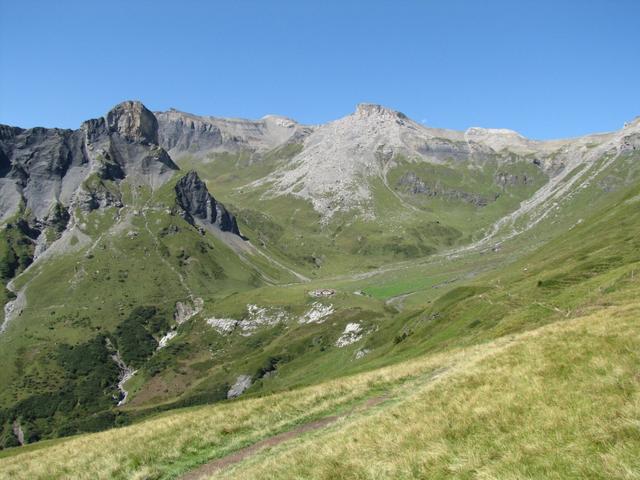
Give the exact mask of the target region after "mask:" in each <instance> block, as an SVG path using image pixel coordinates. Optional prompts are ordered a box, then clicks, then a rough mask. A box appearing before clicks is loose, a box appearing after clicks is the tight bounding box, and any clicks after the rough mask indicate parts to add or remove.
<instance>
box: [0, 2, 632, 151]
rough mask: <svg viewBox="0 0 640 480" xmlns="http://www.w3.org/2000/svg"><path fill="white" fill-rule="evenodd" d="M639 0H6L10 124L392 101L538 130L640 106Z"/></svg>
mask: <svg viewBox="0 0 640 480" xmlns="http://www.w3.org/2000/svg"><path fill="white" fill-rule="evenodd" d="M639 18H640V1H637V0H628V1H625V0H619V1H616V0H601V1H595V0H580V1H578V0H565V1H561V0H555V1H546V0H538V1H529V0H526V1H502V0H495V1H482V0H468V1H461V0H447V1H444V0H441V1H434V0H423V1H417V0H415V1H402V0H397V1H372V0H369V1H350V2H348V1H346V0H343V1H326V0H325V1H322V2H311V1H309V2H305V1H301V0H295V1H294V0H291V1H279V0H271V1H269V0H255V1H248V0H233V1H231V0H229V1H227V2H221V1H219V2H218V1H209V2H207V1H204V0H203V1H193V0H183V1H179V2H178V1H161V0H156V1H145V0H137V1H134V0H129V1H120V0H116V1H113V0H110V1H108V2H106V1H105V2H102V1H100V2H98V1H87V0H84V1H63V0H62V1H55V2H54V1H31V0H20V1H18V0H14V1H8V0H0V123H8V124H13V125H19V126H24V127H31V126H36V125H39V126H48V127H51V126H59V127H68V128H77V127H78V126H79V124H80V122H81V121H82V120H84V119H87V118H93V117H97V116H100V115H103V114H104V113H105V112H106V111H107V110H108V109H109V108H110V107H111V106H113V105H114V104H116V103H118V102H120V101H122V100H125V99H140V100H142V101H143V102H144V103H145V104H146V105H147V106H148V107H149V108H151V109H153V110H164V109H168V108H170V107H175V108H178V109H180V110H184V111H188V112H193V113H198V114H209V115H217V116H237V117H247V118H259V117H262V116H263V115H265V114H268V113H277V114H281V115H286V116H289V117H292V118H294V119H296V120H298V121H301V122H304V123H320V122H325V121H328V120H332V119H335V118H338V117H341V116H344V115H346V114H348V113H350V112H351V111H352V110H353V109H354V106H355V104H356V103H359V102H373V103H381V104H384V105H387V106H390V107H393V108H395V109H398V110H400V111H402V112H404V113H406V114H407V115H409V116H410V117H412V118H414V119H415V120H418V121H423V122H425V123H426V124H428V125H431V126H437V127H446V128H456V129H465V128H467V127H470V126H483V127H495V128H512V129H515V130H518V131H520V132H521V133H523V134H525V135H527V136H529V137H532V138H555V137H567V136H575V135H580V134H585V133H589V132H595V131H605V130H614V129H618V128H620V127H621V126H622V124H623V122H624V121H627V120H631V119H632V118H633V117H635V116H637V115H640V28H639V26H638V25H639V24H638V21H639V20H638V19H639Z"/></svg>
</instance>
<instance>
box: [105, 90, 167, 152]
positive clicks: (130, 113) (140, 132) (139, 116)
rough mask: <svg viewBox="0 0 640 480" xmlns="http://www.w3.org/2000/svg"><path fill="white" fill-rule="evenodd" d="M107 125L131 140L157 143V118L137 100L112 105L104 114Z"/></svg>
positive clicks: (112, 130)
mask: <svg viewBox="0 0 640 480" xmlns="http://www.w3.org/2000/svg"><path fill="white" fill-rule="evenodd" d="M106 120H107V127H108V128H109V131H111V132H117V133H119V134H120V135H121V136H123V137H124V138H126V139H128V140H130V141H133V142H144V143H150V144H157V143H158V120H156V117H155V115H154V114H153V113H151V111H149V110H148V109H147V108H146V107H145V106H144V105H143V104H142V103H141V102H139V101H131V100H129V101H126V102H122V103H120V104H118V105H116V106H115V107H113V108H112V109H111V110H110V111H109V113H107V116H106Z"/></svg>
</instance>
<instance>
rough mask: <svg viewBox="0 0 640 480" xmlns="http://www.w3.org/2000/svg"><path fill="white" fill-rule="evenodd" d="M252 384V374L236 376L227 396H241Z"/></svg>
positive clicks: (229, 397) (230, 397)
mask: <svg viewBox="0 0 640 480" xmlns="http://www.w3.org/2000/svg"><path fill="white" fill-rule="evenodd" d="M250 386H251V375H240V376H239V377H238V378H236V382H235V383H234V384H233V386H232V387H231V388H230V389H229V391H228V392H227V398H228V399H232V398H236V397H239V396H240V395H242V394H243V393H244V391H245V390H247V389H248V388H249V387H250Z"/></svg>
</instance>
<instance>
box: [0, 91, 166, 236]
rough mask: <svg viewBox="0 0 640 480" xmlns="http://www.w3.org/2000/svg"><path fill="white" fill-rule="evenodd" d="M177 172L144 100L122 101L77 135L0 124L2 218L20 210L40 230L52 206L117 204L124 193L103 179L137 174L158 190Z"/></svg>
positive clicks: (60, 130) (65, 207)
mask: <svg viewBox="0 0 640 480" xmlns="http://www.w3.org/2000/svg"><path fill="white" fill-rule="evenodd" d="M177 169H178V167H177V166H176V165H175V163H173V161H172V160H171V158H170V157H169V155H168V154H167V152H166V151H165V150H164V149H163V148H161V147H160V146H159V145H158V122H157V120H156V118H155V116H154V115H153V113H151V112H150V111H149V110H147V108H145V106H144V105H142V103H140V102H134V101H127V102H123V103H121V104H119V105H117V106H116V107H114V108H113V109H112V110H111V111H109V112H108V113H107V115H106V116H105V117H104V118H98V119H93V120H88V121H86V122H84V123H83V124H82V126H81V127H80V128H79V129H78V130H63V129H56V128H39V127H38V128H31V129H21V128H17V127H9V126H6V125H1V126H0V220H6V219H7V218H9V217H11V216H12V215H14V214H16V213H17V212H18V209H19V208H20V205H23V206H24V208H25V210H26V211H28V212H30V215H31V217H30V219H29V221H30V222H31V223H33V224H34V225H35V224H37V223H46V222H47V221H48V220H49V215H50V213H51V211H52V209H54V207H55V208H56V209H58V208H59V207H60V206H61V207H62V208H63V209H68V208H69V207H70V206H79V207H81V208H83V209H85V210H92V209H95V208H101V207H105V206H109V205H116V206H117V205H119V202H120V198H119V194H118V192H117V191H114V188H109V187H107V186H106V185H105V183H104V182H106V181H113V182H119V181H120V180H122V179H124V178H126V177H133V178H134V179H135V181H136V182H137V183H146V184H148V185H151V186H152V187H153V188H155V187H157V186H159V185H161V184H163V183H164V182H165V181H167V180H168V179H169V178H170V177H171V176H172V175H173V172H175V171H176V170H177ZM115 190H117V187H116V188H115ZM59 213H60V212H59ZM65 216H66V215H64V214H62V213H60V214H59V215H58V217H57V220H56V222H57V221H58V219H60V218H64V217H65ZM67 218H68V217H67Z"/></svg>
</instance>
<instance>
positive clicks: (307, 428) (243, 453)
mask: <svg viewBox="0 0 640 480" xmlns="http://www.w3.org/2000/svg"><path fill="white" fill-rule="evenodd" d="M391 399H392V398H391V397H389V396H388V395H381V396H378V397H373V398H369V399H368V400H366V401H365V402H364V403H363V404H361V405H359V406H358V407H354V408H352V409H351V410H349V411H347V412H345V413H342V414H339V415H329V416H327V417H323V418H320V419H318V420H314V421H312V422H308V423H305V424H302V425H300V426H298V427H296V428H293V429H291V430H288V431H286V432H282V433H278V434H277V435H274V436H272V437H268V438H265V439H263V440H260V441H259V442H256V443H254V444H253V445H249V446H247V447H244V448H241V449H240V450H238V451H236V452H234V453H231V454H229V455H226V456H224V457H222V458H218V459H216V460H213V461H211V462H209V463H205V464H204V465H202V466H200V467H198V468H196V469H195V470H191V471H190V472H188V473H187V474H185V475H183V476H182V477H179V478H180V480H201V479H205V478H208V477H209V476H210V475H212V474H214V473H216V472H219V471H221V470H224V469H225V468H228V467H231V466H233V465H235V464H237V463H240V462H242V461H243V460H245V459H247V458H249V457H252V456H253V455H256V454H257V453H258V452H260V451H261V450H263V449H266V448H271V447H275V446H277V445H280V444H281V443H284V442H286V441H288V440H293V439H295V438H298V437H300V436H302V435H304V434H306V433H310V432H314V431H316V430H320V429H322V428H325V427H328V426H330V425H332V424H334V423H336V422H337V421H338V420H340V419H343V418H347V417H349V416H352V415H353V414H355V413H365V412H367V411H369V410H371V409H373V408H374V407H376V406H378V405H380V404H381V403H384V402H386V401H387V400H391Z"/></svg>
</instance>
